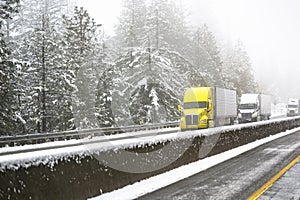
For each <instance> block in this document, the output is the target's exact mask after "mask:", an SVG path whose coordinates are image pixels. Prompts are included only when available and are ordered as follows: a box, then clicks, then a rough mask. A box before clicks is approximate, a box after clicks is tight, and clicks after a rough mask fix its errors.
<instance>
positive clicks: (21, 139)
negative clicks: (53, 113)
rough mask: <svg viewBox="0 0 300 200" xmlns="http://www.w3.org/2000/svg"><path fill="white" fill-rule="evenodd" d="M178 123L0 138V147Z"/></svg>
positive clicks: (148, 128) (177, 124) (141, 129)
mask: <svg viewBox="0 0 300 200" xmlns="http://www.w3.org/2000/svg"><path fill="white" fill-rule="evenodd" d="M178 126H179V122H167V123H161V124H147V125H131V126H123V127H106V128H96V129H82V130H70V131H62V132H54V133H34V134H27V135H15V136H1V137H0V147H1V146H7V145H8V146H18V145H24V144H37V143H43V142H49V141H60V140H69V139H79V138H84V137H88V136H101V135H112V134H118V133H125V132H134V131H143V130H152V129H161V128H170V127H178Z"/></svg>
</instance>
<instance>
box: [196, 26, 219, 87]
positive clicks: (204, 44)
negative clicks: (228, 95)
mask: <svg viewBox="0 0 300 200" xmlns="http://www.w3.org/2000/svg"><path fill="white" fill-rule="evenodd" d="M193 49H194V54H193V55H194V56H193V63H194V65H196V66H197V67H199V71H202V72H205V73H206V75H207V76H206V84H207V85H210V86H223V85H224V83H223V74H222V73H223V72H222V61H221V57H220V51H219V48H218V46H217V42H216V39H215V37H214V35H213V33H212V32H210V31H209V30H208V27H207V25H205V24H204V25H203V26H202V27H200V28H198V29H197V31H196V32H195V34H194V47H193Z"/></svg>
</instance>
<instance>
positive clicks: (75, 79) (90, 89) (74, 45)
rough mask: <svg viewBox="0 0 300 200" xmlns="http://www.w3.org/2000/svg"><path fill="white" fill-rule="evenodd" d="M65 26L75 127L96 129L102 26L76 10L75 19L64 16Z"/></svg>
mask: <svg viewBox="0 0 300 200" xmlns="http://www.w3.org/2000/svg"><path fill="white" fill-rule="evenodd" d="M64 25H65V29H66V31H65V33H64V38H65V39H64V41H65V42H64V44H65V47H66V48H65V49H64V51H65V52H64V66H65V67H66V69H67V71H69V72H71V73H70V74H69V82H70V83H71V84H72V85H73V88H70V90H69V93H68V94H69V96H70V98H69V100H68V101H70V102H73V103H72V105H73V113H74V114H75V118H76V119H77V120H76V121H75V126H76V127H77V128H87V127H95V126H97V125H98V122H97V120H95V119H96V116H95V99H96V96H95V94H96V87H97V82H98V74H100V71H101V68H102V67H103V65H104V64H103V61H102V59H103V52H101V51H103V44H101V42H100V41H97V36H99V34H97V30H98V27H99V26H100V25H98V24H96V23H95V21H94V19H92V18H91V17H90V16H89V14H88V12H87V11H86V10H84V9H83V8H82V7H81V8H78V7H75V8H74V14H73V16H71V17H67V16H64ZM103 68H104V67H103Z"/></svg>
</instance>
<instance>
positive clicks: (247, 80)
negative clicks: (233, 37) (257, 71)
mask: <svg viewBox="0 0 300 200" xmlns="http://www.w3.org/2000/svg"><path fill="white" fill-rule="evenodd" d="M223 60H224V63H223V66H224V77H225V79H226V82H227V87H229V88H231V89H236V90H237V94H238V96H241V94H243V93H255V92H258V86H257V83H256V82H255V79H254V75H253V71H252V67H251V63H250V59H249V56H248V54H247V52H246V50H245V47H244V46H243V44H242V43H241V42H240V41H238V42H237V43H236V45H235V46H234V47H233V48H227V49H225V51H224V55H223Z"/></svg>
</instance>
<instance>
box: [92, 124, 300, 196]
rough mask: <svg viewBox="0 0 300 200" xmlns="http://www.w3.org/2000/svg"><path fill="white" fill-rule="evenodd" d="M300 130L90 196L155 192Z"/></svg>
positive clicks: (273, 136)
mask: <svg viewBox="0 0 300 200" xmlns="http://www.w3.org/2000/svg"><path fill="white" fill-rule="evenodd" d="M296 131H300V127H298V128H295V129H292V130H288V131H285V132H282V133H279V134H276V135H272V136H269V137H267V138H264V139H261V140H257V141H255V142H252V143H249V144H246V145H243V146H240V147H237V148H235V149H231V150H229V151H226V152H223V153H220V154H217V155H214V156H211V157H208V158H205V159H202V160H199V161H197V162H194V163H191V164H188V165H184V166H181V167H179V168H176V169H174V170H171V171H168V172H166V173H163V174H160V175H157V176H154V177H151V178H148V179H145V180H142V181H140V182H137V183H134V184H132V185H128V186H125V187H124V188H121V189H118V190H115V191H112V192H110V193H105V194H102V195H100V196H98V197H94V198H90V200H104V199H115V200H116V199H122V200H125V199H135V198H138V197H141V196H143V195H145V194H147V193H150V192H153V191H155V190H158V189H160V188H163V187H166V186H168V185H170V184H172V183H175V182H178V181H180V180H182V179H185V178H188V177H190V176H192V175H194V174H196V173H199V172H201V171H204V170H206V169H208V168H210V167H212V166H215V165H217V164H219V163H222V162H224V161H226V160H229V159H231V158H233V157H235V156H237V155H240V154H242V153H244V152H246V151H249V150H251V149H254V148H256V147H258V146H260V145H262V144H265V143H267V142H270V141H272V140H275V139H277V138H280V137H283V136H286V135H289V134H292V133H294V132H296Z"/></svg>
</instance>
